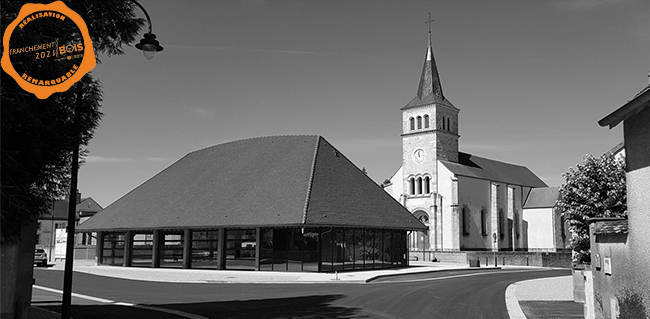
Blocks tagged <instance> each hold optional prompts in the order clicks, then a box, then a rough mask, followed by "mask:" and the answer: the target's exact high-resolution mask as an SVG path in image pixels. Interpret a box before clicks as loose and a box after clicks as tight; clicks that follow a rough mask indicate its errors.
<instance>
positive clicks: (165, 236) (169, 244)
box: [160, 231, 183, 268]
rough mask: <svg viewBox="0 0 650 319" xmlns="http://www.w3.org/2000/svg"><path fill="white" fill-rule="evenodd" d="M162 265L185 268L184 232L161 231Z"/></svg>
mask: <svg viewBox="0 0 650 319" xmlns="http://www.w3.org/2000/svg"><path fill="white" fill-rule="evenodd" d="M160 241H161V243H160V267H171V268H183V232H182V231H161V232H160Z"/></svg>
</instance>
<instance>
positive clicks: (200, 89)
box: [79, 0, 650, 207]
mask: <svg viewBox="0 0 650 319" xmlns="http://www.w3.org/2000/svg"><path fill="white" fill-rule="evenodd" d="M140 3H141V4H142V5H143V6H144V7H145V8H146V10H147V12H148V13H149V15H150V16H151V19H152V23H153V33H155V34H156V36H157V39H158V40H159V41H160V44H161V45H162V46H163V47H164V48H165V49H164V51H162V52H159V53H157V54H156V56H155V57H154V59H152V60H150V61H147V60H146V59H145V58H144V57H143V55H142V53H141V52H140V51H138V50H137V49H135V48H134V47H127V48H126V50H125V54H124V55H121V56H111V57H106V56H102V57H101V61H102V63H101V64H98V65H97V66H96V67H95V69H94V70H93V71H92V74H93V76H94V77H95V78H96V79H98V80H99V81H101V83H102V86H103V91H104V100H103V102H102V107H101V110H102V112H103V113H104V117H103V119H102V121H101V123H100V125H99V127H98V129H97V131H96V133H95V136H94V138H93V139H92V140H91V141H90V144H89V145H88V147H87V148H88V150H89V154H88V157H87V158H86V162H85V164H83V166H82V167H81V168H80V170H79V190H80V191H81V193H82V197H92V198H93V199H95V200H96V201H97V202H98V203H99V204H100V205H102V206H103V207H107V206H108V205H109V204H111V203H112V202H114V201H115V200H117V199H119V198H120V197H122V196H124V195H126V194H127V193H128V192H129V191H131V190H132V189H134V188H135V187H137V186H138V185H140V184H142V183H144V182H145V181H146V180H148V179H149V178H151V177H153V176H154V175H155V174H157V173H159V172H160V171H162V170H163V169H165V168H166V167H168V166H169V165H171V164H172V163H174V162H175V161H177V160H179V159H180V158H182V157H183V156H185V155H186V154H187V153H190V152H192V151H195V150H199V149H202V148H206V147H209V146H213V145H217V144H221V143H224V142H228V141H233V140H238V139H245V138H251V137H259V136H271V135H290V134H318V135H321V136H323V137H324V138H325V139H326V140H328V141H329V142H330V143H332V144H333V145H334V146H335V147H336V148H337V149H339V151H341V152H342V153H343V154H344V155H345V156H347V157H348V158H349V159H350V160H351V161H352V162H353V163H355V164H356V165H357V166H358V167H359V168H364V167H365V168H366V170H367V171H368V174H369V176H370V177H371V178H372V179H373V180H375V181H376V182H377V183H381V182H382V181H383V180H385V179H387V178H390V177H391V176H392V175H393V174H394V173H395V172H396V171H397V169H398V168H399V167H400V165H401V158H402V155H401V152H402V151H401V136H400V134H401V133H402V132H401V113H400V108H401V107H403V106H404V105H406V104H407V103H408V102H409V101H410V100H411V99H412V98H413V97H414V96H415V94H416V93H417V86H418V83H419V78H420V74H421V70H422V65H423V63H424V59H425V53H426V51H425V50H426V47H427V39H428V34H427V32H428V26H427V24H426V23H425V21H426V20H427V19H428V14H427V13H428V12H431V14H432V18H433V19H435V22H434V23H433V24H432V25H431V28H432V40H433V41H432V42H433V50H434V56H435V59H436V62H437V66H438V71H439V74H440V78H441V83H442V87H443V90H444V93H445V96H446V97H447V98H448V99H449V100H450V101H451V102H452V103H453V104H454V105H455V106H456V107H457V108H459V109H460V113H459V134H460V139H459V150H460V151H462V152H467V153H471V154H475V155H478V156H481V157H487V158H491V159H496V160H500V161H504V162H508V163H514V164H518V165H523V166H526V167H528V168H529V169H530V170H531V171H533V172H534V173H535V174H536V175H537V176H539V177H540V178H541V179H542V180H543V181H544V182H546V183H547V184H548V185H549V186H559V185H561V184H562V183H563V181H564V179H563V177H562V173H564V172H566V171H568V169H569V167H575V166H576V164H578V163H581V162H582V159H583V158H584V156H585V155H587V154H592V155H595V156H600V155H601V154H602V153H604V152H607V151H608V150H610V149H611V148H612V147H614V146H615V145H616V144H618V143H619V142H621V141H622V140H623V133H622V125H619V126H618V127H616V128H614V129H612V130H610V129H608V128H604V127H600V126H599V125H598V123H597V122H598V120H600V119H602V118H603V117H605V116H607V115H608V114H610V113H611V112H612V111H614V110H615V109H617V108H619V107H620V106H622V105H623V104H625V103H626V102H627V101H629V100H630V99H632V98H633V97H634V95H635V94H637V93H638V92H640V91H641V89H643V88H644V87H645V86H647V85H648V73H649V71H650V1H647V0H566V1H560V0H547V1H538V0H519V1H515V0H504V1H497V0H459V1H458V0H454V1H451V0H436V1H388V0H373V1H370V0H352V1H336V0H334V1H330V0H328V1H325V0H323V1H318V0H297V1H288V0H286V1H285V0H273V1H271V0H237V1H235V0H232V1H230V0H224V1H207V0H206V1H198V0H194V1H180V0H141V1H140ZM137 14H138V15H139V16H140V17H144V15H143V14H142V13H141V12H139V11H138V13H137ZM144 32H146V28H143V30H142V32H141V33H142V34H144Z"/></svg>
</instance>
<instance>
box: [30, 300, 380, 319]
mask: <svg viewBox="0 0 650 319" xmlns="http://www.w3.org/2000/svg"><path fill="white" fill-rule="evenodd" d="M342 297H344V296H343V295H323V296H304V297H291V298H270V299H258V300H242V301H238V300H236V301H215V302H201V303H183V304H167V305H161V304H152V305H146V306H150V307H156V308H166V309H174V310H180V311H184V312H188V313H191V314H196V315H201V316H204V317H208V318H220V319H227V318H256V319H273V318H335V319H336V318H339V319H343V318H368V316H365V315H362V314H361V313H360V310H361V309H360V308H354V307H341V306H335V305H333V304H332V303H333V302H334V301H336V300H338V299H340V298H342ZM40 307H41V308H45V309H47V310H51V311H55V312H59V311H60V306H40ZM71 315H72V317H73V318H75V319H91V318H92V319H109V318H111V319H112V318H162V319H167V318H170V319H171V318H179V317H178V316H176V315H173V314H168V313H165V312H156V311H152V310H146V309H139V308H134V307H125V306H118V305H83V306H82V305H74V306H72V310H71Z"/></svg>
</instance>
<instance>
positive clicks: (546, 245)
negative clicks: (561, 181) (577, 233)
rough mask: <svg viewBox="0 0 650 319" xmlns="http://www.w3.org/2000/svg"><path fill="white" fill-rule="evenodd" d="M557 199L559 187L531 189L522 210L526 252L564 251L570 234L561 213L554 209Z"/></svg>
mask: <svg viewBox="0 0 650 319" xmlns="http://www.w3.org/2000/svg"><path fill="white" fill-rule="evenodd" d="M559 197H560V187H559V186H556V187H540V188H533V189H532V190H531V191H530V194H528V198H526V202H525V204H524V208H523V210H524V213H523V223H524V227H523V228H524V231H523V232H524V239H525V240H526V242H525V246H526V247H527V248H528V251H564V250H566V246H567V244H568V243H569V239H570V233H569V229H568V227H567V225H566V223H565V220H564V218H563V217H562V211H561V210H560V209H558V208H557V207H556V203H557V200H558V199H559ZM536 230H547V231H536Z"/></svg>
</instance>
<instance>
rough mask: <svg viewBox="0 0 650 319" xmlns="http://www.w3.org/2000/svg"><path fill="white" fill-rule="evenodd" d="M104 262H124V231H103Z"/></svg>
mask: <svg viewBox="0 0 650 319" xmlns="http://www.w3.org/2000/svg"><path fill="white" fill-rule="evenodd" d="M103 234H104V235H103V237H104V238H103V243H104V245H103V246H102V260H101V262H102V264H104V265H112V266H122V265H123V264H124V233H103Z"/></svg>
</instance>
